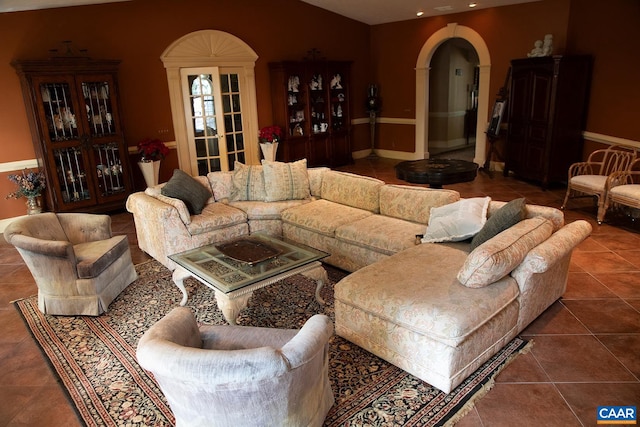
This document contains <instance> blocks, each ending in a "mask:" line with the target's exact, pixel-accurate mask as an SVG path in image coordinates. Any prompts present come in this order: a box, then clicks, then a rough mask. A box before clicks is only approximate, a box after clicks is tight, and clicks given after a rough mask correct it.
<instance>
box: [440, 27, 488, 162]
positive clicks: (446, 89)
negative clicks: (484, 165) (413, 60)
mask: <svg viewBox="0 0 640 427" xmlns="http://www.w3.org/2000/svg"><path fill="white" fill-rule="evenodd" d="M430 69H431V71H430V73H429V125H428V131H429V132H428V143H429V147H428V151H429V157H444V158H448V159H459V160H473V158H474V157H475V145H476V122H477V116H478V115H477V108H478V105H477V101H478V99H477V95H478V77H479V73H478V54H477V53H476V51H475V49H474V48H473V46H472V45H471V43H469V42H468V41H466V40H464V39H461V38H453V39H448V40H446V41H444V42H443V43H441V44H440V45H439V46H438V48H437V49H436V51H435V53H434V55H433V56H432V58H431V64H430Z"/></svg>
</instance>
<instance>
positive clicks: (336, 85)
mask: <svg viewBox="0 0 640 427" xmlns="http://www.w3.org/2000/svg"><path fill="white" fill-rule="evenodd" d="M331 89H342V76H341V75H340V74H336V75H334V76H333V78H332V79H331Z"/></svg>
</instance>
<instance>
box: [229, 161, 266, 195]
mask: <svg viewBox="0 0 640 427" xmlns="http://www.w3.org/2000/svg"><path fill="white" fill-rule="evenodd" d="M232 180H233V190H232V191H231V200H233V201H236V202H239V201H245V200H253V201H264V200H265V199H266V197H267V195H266V193H265V191H264V174H263V173H262V166H260V165H245V164H243V163H240V162H238V161H236V162H235V164H234V166H233V178H232Z"/></svg>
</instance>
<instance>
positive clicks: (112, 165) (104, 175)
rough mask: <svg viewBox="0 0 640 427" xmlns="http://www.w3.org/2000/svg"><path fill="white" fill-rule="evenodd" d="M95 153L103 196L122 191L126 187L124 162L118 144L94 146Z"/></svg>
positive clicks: (97, 177)
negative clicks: (123, 170) (121, 160)
mask: <svg viewBox="0 0 640 427" xmlns="http://www.w3.org/2000/svg"><path fill="white" fill-rule="evenodd" d="M93 154H94V156H95V162H96V165H97V166H96V180H97V182H98V188H99V189H100V193H101V194H102V195H103V196H110V195H112V194H116V193H121V192H123V191H124V190H125V188H124V177H123V176H122V163H121V162H120V149H119V147H118V144H115V143H112V144H101V145H96V146H94V149H93Z"/></svg>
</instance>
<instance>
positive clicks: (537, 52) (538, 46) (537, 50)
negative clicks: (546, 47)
mask: <svg viewBox="0 0 640 427" xmlns="http://www.w3.org/2000/svg"><path fill="white" fill-rule="evenodd" d="M533 46H534V47H533V49H531V52H529V53H527V56H528V57H529V58H535V57H538V56H544V55H543V54H542V40H536V41H535V42H534V43H533Z"/></svg>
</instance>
